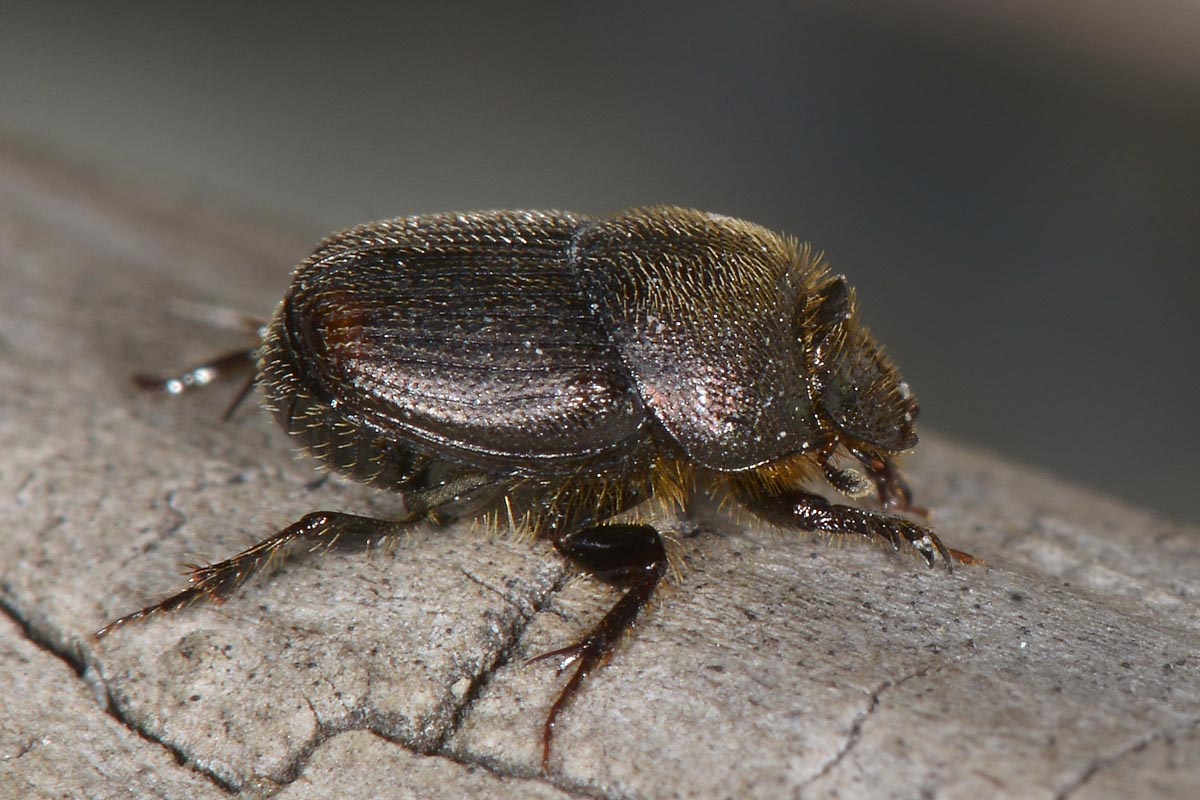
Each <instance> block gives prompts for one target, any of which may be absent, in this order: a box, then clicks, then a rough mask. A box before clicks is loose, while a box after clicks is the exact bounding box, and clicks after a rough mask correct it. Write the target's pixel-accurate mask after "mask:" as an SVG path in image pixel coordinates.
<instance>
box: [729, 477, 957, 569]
mask: <svg viewBox="0 0 1200 800" xmlns="http://www.w3.org/2000/svg"><path fill="white" fill-rule="evenodd" d="M739 499H740V500H741V502H742V504H743V505H745V506H746V508H747V510H749V511H751V512H752V513H754V514H756V515H758V516H760V517H762V518H763V519H765V520H767V521H768V522H772V523H775V524H777V525H783V526H786V527H794V528H800V529H801V530H806V531H824V532H826V533H853V534H858V535H860V536H868V537H875V536H877V537H879V538H881V539H884V540H886V541H887V542H888V543H889V544H890V545H891V546H892V548H893V549H896V550H899V549H900V546H901V545H902V544H904V543H907V544H909V545H910V546H911V547H912V548H913V549H914V550H916V551H917V552H918V553H920V554H921V557H922V558H924V559H925V563H926V564H928V565H929V566H933V564H934V562H935V561H937V559H938V558H940V559H941V560H942V563H944V564H945V565H946V569H947V570H949V569H950V568H951V551H950V550H949V549H948V548H947V547H946V546H945V545H943V544H942V540H941V539H939V538H938V536H937V534H936V533H934V532H933V531H932V530H930V529H929V528H928V527H926V526H924V525H919V524H917V523H915V522H912V521H911V520H907V519H904V518H903V517H897V516H893V515H891V514H882V513H880V512H878V511H870V510H868V509H864V508H857V507H855V506H844V505H839V504H837V503H830V502H829V501H828V500H826V499H825V498H824V497H821V496H820V495H818V494H812V493H810V492H803V491H799V490H790V491H785V492H781V493H779V494H774V495H748V494H744V493H743V494H740V495H739ZM960 560H961V559H960Z"/></svg>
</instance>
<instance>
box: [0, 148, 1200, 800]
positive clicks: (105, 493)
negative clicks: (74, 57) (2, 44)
mask: <svg viewBox="0 0 1200 800" xmlns="http://www.w3.org/2000/svg"><path fill="white" fill-rule="evenodd" d="M309 244H311V243H310V242H308V241H305V240H302V238H301V237H298V236H295V235H291V234H286V233H280V232H278V231H272V230H269V229H266V228H264V227H263V226H259V225H256V224H254V223H251V222H246V221H244V220H237V219H234V218H232V216H225V215H222V214H220V213H218V212H215V211H212V210H211V209H204V208H201V207H198V206H197V205H196V204H194V203H189V202H186V201H183V200H179V199H163V198H155V197H147V196H143V195H142V194H141V193H139V192H138V191H135V190H128V189H120V188H114V187H112V186H110V185H109V184H108V183H106V182H104V181H102V180H99V179H97V178H94V177H92V176H89V175H87V174H84V173H81V172H78V171H75V170H72V169H68V168H65V167H62V166H59V165H57V164H54V163H52V162H49V161H47V160H45V159H43V158H40V157H37V156H32V155H29V154H27V153H24V152H21V151H18V150H14V149H4V148H0V278H2V279H3V290H2V292H0V403H2V404H0V453H2V454H3V455H2V456H0V508H2V509H3V521H4V526H3V529H2V531H0V606H2V608H3V610H4V612H5V614H6V616H7V617H8V619H4V620H0V708H2V711H3V713H0V797H3V798H9V797H13V798H16V797H60V796H65V797H85V796H86V797H181V798H182V797H218V796H223V795H226V794H227V793H229V792H240V793H243V794H244V795H245V796H264V795H270V794H272V793H277V794H278V796H281V797H321V796H336V795H338V794H345V795H348V796H359V797H362V796H379V797H418V796H419V797H464V796H472V797H506V796H532V797H546V798H551V797H598V798H666V797H714V798H716V797H772V798H774V797H789V796H791V797H812V798H820V797H843V798H846V797H917V796H935V795H936V796H939V797H981V796H993V797H995V796H1003V797H1035V798H1036V797H1072V798H1083V797H1096V798H1100V797H1114V798H1117V797H1122V798H1123V797H1130V796H1155V797H1181V798H1183V797H1196V796H1200V735H1198V733H1197V731H1198V721H1200V657H1198V656H1197V653H1198V652H1200V613H1198V608H1197V605H1198V597H1200V531H1198V530H1197V529H1195V528H1193V527H1188V526H1184V525H1181V524H1177V523H1174V522H1172V521H1169V520H1166V519H1163V518H1161V517H1159V516H1156V515H1154V514H1151V513H1148V512H1145V511H1142V510H1138V509H1134V508H1130V507H1128V506H1126V505H1122V504H1121V503H1118V502H1115V501H1112V500H1109V499H1107V498H1105V497H1102V496H1098V495H1096V494H1094V493H1090V492H1087V491H1083V490H1080V489H1078V488H1074V487H1072V486H1069V485H1066V484H1064V483H1062V482H1060V481H1057V480H1055V479H1053V478H1051V477H1048V476H1045V475H1043V474H1039V473H1037V472H1034V471H1031V470H1028V469H1025V468H1021V467H1017V466H1013V465H1011V464H1007V463H1004V462H1002V461H1000V460H998V459H996V458H995V457H993V456H991V455H989V454H986V453H980V452H976V451H974V450H972V449H970V448H968V447H965V446H962V445H959V444H954V443H951V442H947V441H945V440H943V439H940V438H938V437H936V436H933V435H930V434H926V436H925V441H924V443H923V444H922V447H921V448H920V450H919V452H918V454H917V455H915V456H914V457H913V458H911V459H910V461H909V462H908V473H909V476H910V479H911V482H912V483H913V485H914V486H915V487H916V488H917V490H918V492H919V499H920V500H921V501H922V502H923V503H925V504H928V505H929V506H931V507H932V508H934V509H935V510H936V522H937V525H938V527H939V529H940V531H941V532H942V533H943V535H944V537H945V538H946V540H947V541H948V542H949V543H951V544H952V545H954V546H956V547H959V548H961V549H964V550H968V551H970V552H973V553H975V554H976V555H978V556H981V557H983V558H985V559H986V560H987V562H988V566H987V567H986V568H984V567H975V568H960V569H958V570H957V571H955V573H954V574H953V575H947V574H945V573H944V572H942V571H941V570H928V569H925V568H924V567H923V566H922V565H921V563H920V562H919V561H918V560H917V559H916V558H914V557H904V556H896V555H894V554H892V553H889V552H885V551H884V550H882V549H881V548H878V547H872V546H869V545H866V544H863V543H861V542H858V541H849V542H846V543H844V546H836V547H831V546H829V544H828V543H827V542H826V541H825V540H823V539H820V538H816V537H812V536H807V535H788V536H782V535H778V534H773V533H770V532H767V531H763V530H760V529H758V527H757V526H756V525H755V524H754V523H752V522H750V521H748V520H745V519H729V518H726V517H723V516H720V515H719V514H717V513H715V512H714V511H712V510H702V512H701V514H700V516H699V518H698V520H697V521H698V523H699V527H700V535H699V536H696V537H690V536H684V535H682V532H683V531H684V530H685V529H684V528H683V527H682V526H680V527H678V528H677V530H679V531H680V535H679V536H678V537H677V538H678V550H679V552H680V554H681V555H682V559H683V570H682V579H681V580H680V581H679V582H677V583H676V584H675V585H674V586H672V587H671V588H670V589H669V590H668V591H667V592H665V593H664V595H663V596H662V597H661V599H660V600H659V602H657V603H656V604H655V606H654V607H653V608H652V609H651V611H650V612H649V613H648V614H647V615H646V617H645V618H644V620H643V622H642V624H641V625H640V626H639V628H638V630H637V632H636V636H635V637H634V638H633V640H632V642H631V643H629V644H628V645H627V646H625V647H623V648H622V649H621V650H620V651H619V652H618V653H617V654H616V656H615V657H614V658H613V660H612V663H611V664H610V665H609V666H608V667H607V668H606V669H604V670H602V671H601V672H600V673H599V674H598V675H597V676H596V677H595V678H594V679H593V680H592V681H591V682H590V684H589V685H588V687H587V689H586V691H585V692H584V693H583V694H582V695H581V696H580V698H579V699H578V701H577V702H576V703H574V704H573V705H572V706H571V707H570V708H569V710H568V711H567V712H566V713H565V714H564V716H563V718H562V722H561V725H560V732H559V734H558V738H557V740H556V748H555V756H554V762H553V770H552V772H551V774H550V775H542V774H541V773H540V770H539V765H538V760H539V756H540V753H539V733H540V728H541V724H542V721H543V719H544V716H545V713H546V710H547V708H548V706H549V704H550V703H551V702H552V700H553V697H554V695H555V692H556V691H557V689H558V687H560V686H561V683H562V680H563V677H562V676H556V675H555V673H554V670H553V667H552V666H551V665H548V664H546V663H538V664H526V663H525V661H526V659H527V658H528V657H529V656H531V655H535V654H538V653H540V652H543V651H545V650H547V649H551V648H554V647H557V646H560V645H562V644H564V643H566V642H567V641H569V640H571V639H572V637H573V636H575V635H576V634H577V633H578V632H579V631H580V630H582V629H583V628H584V627H585V626H586V624H587V623H588V621H589V620H592V619H594V618H595V617H596V615H598V614H600V613H602V611H603V610H604V609H605V608H606V604H607V603H610V602H611V600H612V597H613V595H612V591H611V590H610V589H608V588H605V587H603V586H600V585H597V584H596V583H594V582H592V581H590V580H587V579H580V580H569V579H568V576H567V575H566V573H565V571H564V569H563V568H562V566H561V564H560V563H559V562H558V561H557V560H556V559H555V558H554V557H553V555H552V554H551V553H550V551H549V549H548V548H547V547H546V546H544V545H542V544H532V545H531V544H529V543H525V542H514V541H509V540H505V539H502V538H488V537H485V536H482V535H481V534H480V533H479V532H477V531H472V530H470V529H469V528H467V527H455V528H452V529H449V530H443V531H420V532H417V533H414V535H413V536H412V537H411V539H409V540H408V541H406V542H404V543H402V544H401V545H400V546H399V547H398V548H397V549H396V550H395V551H393V552H391V553H383V554H374V555H371V556H369V557H368V556H367V555H364V554H361V553H354V552H337V553H332V554H328V555H325V556H322V557H320V558H308V559H299V560H296V561H293V562H290V563H289V564H288V566H287V567H286V568H285V569H284V570H283V571H281V572H280V573H279V574H278V575H277V576H276V577H275V578H274V579H272V580H271V581H268V582H266V583H263V584H258V585H254V586H251V587H248V588H247V589H245V590H243V591H242V592H241V593H240V594H239V595H237V596H236V597H234V598H233V599H232V600H231V601H230V602H228V603H226V604H225V605H223V606H220V607H197V608H194V609H189V610H187V611H185V612H182V613H179V614H176V615H174V616H173V617H171V618H160V619H157V620H153V621H151V622H149V623H146V624H141V625H133V626H129V627H127V628H125V629H122V630H120V631H118V632H117V633H116V634H114V635H113V636H111V637H109V638H107V639H105V640H103V641H102V642H100V643H97V642H96V641H95V640H93V639H92V638H91V637H90V634H91V632H92V631H94V630H95V629H96V628H97V627H99V626H100V625H101V624H103V623H104V622H106V621H107V620H109V619H111V618H112V617H113V616H115V615H118V614H120V613H123V612H126V611H129V610H131V609H132V608H134V607H136V606H138V605H139V604H142V603H143V602H145V601H147V600H150V599H153V598H155V597H158V596H161V594H162V593H164V592H166V591H168V590H170V589H172V588H175V587H178V586H179V585H180V577H179V575H178V571H179V566H180V564H182V563H184V562H187V561H196V560H205V559H212V558H214V557H220V556H224V555H227V554H229V553H231V552H232V551H234V550H236V549H238V548H240V547H241V546H243V545H244V544H246V543H248V542H250V541H253V540H256V539H257V538H261V537H262V536H263V535H265V534H266V533H267V532H270V531H271V530H273V529H275V528H277V527H280V526H282V525H283V524H286V523H287V522H290V521H292V520H293V519H295V518H298V517H299V516H301V515H302V514H303V513H305V512H307V511H310V510H314V509H317V508H332V509H344V510H358V511H368V512H374V513H379V514H386V513H388V511H389V510H390V509H395V508H396V505H397V504H396V500H395V498H392V497H388V496H384V495H380V494H377V493H373V492H371V491H368V490H365V489H363V488H361V487H357V486H354V485H350V484H347V483H343V482H341V481H338V480H330V481H327V482H324V483H320V484H316V485H314V481H313V479H314V475H315V473H314V472H313V469H312V465H311V464H310V463H308V462H304V461H297V460H295V459H294V457H293V455H292V453H291V452H290V451H289V446H288V443H287V442H286V440H285V437H284V436H283V435H282V434H281V433H279V432H278V431H276V430H275V429H274V426H273V424H272V423H271V422H270V421H269V420H268V419H266V418H265V417H264V416H263V415H261V414H258V413H254V412H252V411H247V412H244V413H241V414H239V415H238V416H237V417H236V418H235V419H234V420H233V421H232V422H230V423H221V422H220V421H219V420H218V417H219V415H220V412H221V410H222V406H223V404H224V403H225V402H226V401H227V400H228V397H229V394H230V390H225V391H222V390H221V389H219V388H218V389H213V390H209V392H208V393H207V394H203V395H198V396H194V397H188V398H184V399H180V400H175V401H169V400H165V399H164V398H156V397H148V396H143V395H140V394H138V393H137V392H136V391H135V390H134V389H133V388H132V387H131V386H130V385H129V381H128V376H129V375H130V374H131V373H132V372H135V371H138V370H146V369H156V368H161V369H167V368H171V367H175V366H178V365H180V364H184V363H187V362H189V361H190V360H194V359H198V358H202V357H204V356H207V355H210V354H212V353H213V352H215V351H218V350H220V349H222V348H225V347H232V346H237V345H238V344H241V343H244V341H245V340H244V339H243V338H242V337H241V335H240V334H238V333H236V332H230V331H227V330H220V329H218V328H216V327H214V326H213V325H212V324H210V322H205V321H201V320H196V319H193V318H189V316H188V314H180V313H178V311H179V309H180V308H185V309H186V308H194V307H195V305H196V304H203V303H208V304H214V305H218V306H226V307H231V308H235V309H240V310H244V311H248V312H252V313H259V314H266V313H268V312H269V310H270V309H271V307H272V306H273V304H274V302H275V301H276V300H277V299H278V297H279V296H280V295H281V293H282V290H283V287H284V286H285V285H286V282H287V275H288V272H289V269H290V265H291V264H292V263H293V262H295V261H296V260H298V259H299V258H300V257H301V256H302V255H303V254H304V252H305V250H306V249H307V247H308V246H309ZM173 309H174V311H173Z"/></svg>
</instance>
